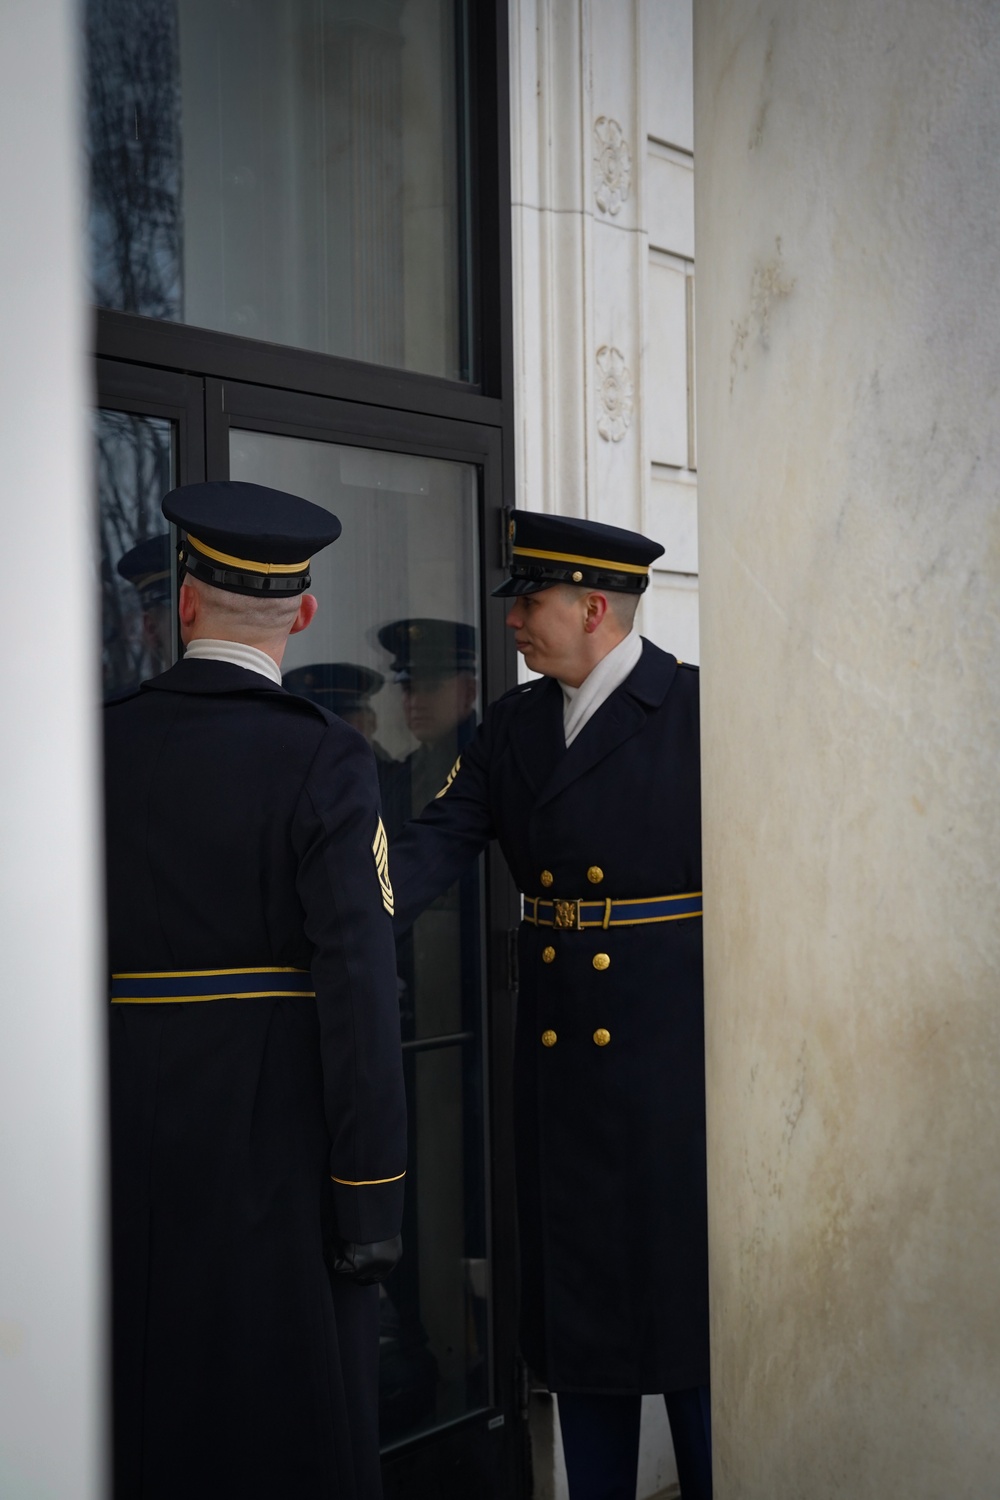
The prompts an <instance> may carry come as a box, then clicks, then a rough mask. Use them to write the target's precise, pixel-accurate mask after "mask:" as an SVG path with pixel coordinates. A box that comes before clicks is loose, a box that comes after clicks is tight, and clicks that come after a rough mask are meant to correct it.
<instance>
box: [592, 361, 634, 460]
mask: <svg viewBox="0 0 1000 1500" xmlns="http://www.w3.org/2000/svg"><path fill="white" fill-rule="evenodd" d="M597 368H598V371H599V379H598V384H597V400H598V413H597V430H598V432H599V433H600V434H601V437H602V438H603V439H604V441H605V442H606V443H620V442H621V440H622V438H623V437H624V436H625V434H626V432H627V431H628V429H629V427H630V425H631V422H632V376H631V375H630V374H629V368H628V365H627V364H626V363H625V356H624V355H623V354H622V352H621V350H620V349H615V348H613V347H612V346H611V345H610V344H602V345H601V347H600V348H599V349H598V351H597Z"/></svg>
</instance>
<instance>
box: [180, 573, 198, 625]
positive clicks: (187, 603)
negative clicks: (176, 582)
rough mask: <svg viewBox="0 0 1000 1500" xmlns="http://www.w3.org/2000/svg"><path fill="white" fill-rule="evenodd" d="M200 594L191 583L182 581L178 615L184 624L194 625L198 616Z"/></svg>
mask: <svg viewBox="0 0 1000 1500" xmlns="http://www.w3.org/2000/svg"><path fill="white" fill-rule="evenodd" d="M199 603H200V600H199V598H198V595H197V594H196V593H195V591H194V589H193V588H192V587H191V585H190V584H189V583H182V584H181V586H180V591H179V592H178V595H177V617H178V619H179V620H180V622H181V624H182V625H193V624H194V623H195V621H196V620H197V618H198V605H199Z"/></svg>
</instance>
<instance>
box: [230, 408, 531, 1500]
mask: <svg viewBox="0 0 1000 1500" xmlns="http://www.w3.org/2000/svg"><path fill="white" fill-rule="evenodd" d="M205 408H206V421H207V451H208V467H209V473H210V475H211V476H212V477H223V475H224V474H228V477H229V478H232V479H245V480H251V481H253V482H256V483H259V484H266V485H272V486H274V487H275V488H279V489H286V490H289V491H291V492H292V493H294V494H299V495H303V496H305V497H306V498H307V499H309V500H313V501H315V502H316V503H317V504H320V505H323V506H325V507H327V508H328V509H330V510H332V511H334V512H335V513H336V514H337V515H338V516H339V517H340V520H341V522H342V524H343V534H342V536H341V538H340V540H339V541H338V542H337V544H336V545H335V546H333V547H331V548H329V549H327V550H326V551H325V552H323V553H322V554H321V555H320V556H319V557H318V558H317V559H316V560H315V564H314V567H313V582H312V592H313V593H315V595H316V597H317V599H318V601H319V610H318V613H317V616H316V619H315V620H314V621H313V623H312V625H311V626H310V627H309V629H308V630H307V631H304V632H302V633H301V634H299V635H296V636H293V637H292V638H291V639H290V641H289V645H288V649H287V653H286V656H285V660H284V662H283V672H284V679H285V685H286V686H287V687H288V688H289V689H290V690H291V691H294V692H299V693H303V694H305V695H307V696H309V697H312V698H314V699H315V700H316V701H317V702H319V703H321V704H323V705H324V706H325V707H327V708H329V709H331V710H332V711H333V712H335V713H339V714H341V715H342V716H343V717H344V718H346V719H347V720H348V721H349V722H351V723H352V724H354V725H355V727H356V728H358V729H359V730H360V731H361V733H363V734H364V735H365V736H366V738H367V739H368V740H369V742H370V743H371V746H372V749H373V751H374V754H375V758H376V766H377V770H378V775H379V783H380V788H381V795H382V803H383V815H384V819H385V823H386V826H387V829H388V832H389V836H390V873H391V869H392V855H391V840H392V836H393V834H394V833H396V832H397V831H398V830H399V829H400V828H401V827H402V825H403V823H405V821H406V820H407V819H408V818H409V817H411V816H412V815H413V814H414V813H416V812H419V811H420V810H421V808H422V807H424V806H425V805H426V804H427V803H428V802H429V801H430V800H431V799H432V798H433V797H435V796H436V795H437V793H438V792H439V791H440V790H441V789H442V787H443V786H444V784H445V782H446V780H447V778H448V775H449V773H450V771H451V770H452V768H453V766H454V764H455V762H456V760H457V758H458V757H459V755H460V754H461V753H462V750H463V748H464V747H465V745H466V744H467V743H468V740H469V739H470V737H471V736H472V734H473V733H474V731H475V727H476V724H477V721H478V719H479V717H480V716H481V711H482V706H483V704H484V703H485V702H487V701H488V700H489V698H491V697H494V696H496V694H497V693H498V692H502V691H504V689H505V688H506V686H508V685H509V684H508V682H507V674H508V673H509V671H510V665H509V662H508V660H507V653H506V652H505V651H504V649H503V647H504V642H503V641H502V640H500V641H499V642H498V641H497V640H496V639H495V637H496V635H497V633H498V630H499V633H500V634H501V635H502V610H500V608H499V606H497V607H496V610H497V612H496V616H495V618H493V616H492V615H485V616H484V610H483V601H484V597H485V596H486V595H487V591H488V588H489V587H490V586H491V585H492V583H493V582H494V581H495V580H494V576H493V575H494V574H495V575H496V577H497V578H499V576H500V561H501V559H500V548H499V537H500V534H501V525H500V516H501V499H500V473H499V467H500V466H499V438H498V434H497V433H496V431H495V430H491V429H489V428H478V427H475V426H473V425H472V424H468V423H457V422H450V421H446V420H444V419H430V418H428V417H426V416H424V417H419V418H417V417H407V416H406V415H405V414H400V413H399V412H385V411H380V410H378V409H373V408H370V407H362V406H359V405H357V406H356V405H352V404H350V403H345V402H336V401H329V400H325V399H323V398H318V397H308V396H297V395H294V394H293V393H289V392H284V391H275V390H263V389H261V388H260V387H256V386H246V385H240V384H235V383H230V382H226V383H225V384H223V383H222V382H220V381H212V380H209V381H207V382H206V399H205ZM484 625H485V627H486V630H485V635H484ZM493 627H498V629H496V628H493ZM498 647H499V649H498ZM510 894H511V893H510V885H509V880H508V878H507V877H506V875H505V874H504V873H503V872H502V869H501V868H499V867H497V866H496V865H495V864H494V865H492V866H490V865H489V863H488V861H487V860H483V861H481V862H480V864H479V865H478V866H477V867H474V868H472V869H470V870H468V871H467V872H466V873H465V874H464V875H463V876H462V877H461V879H460V880H458V881H457V882H456V884H455V885H454V886H453V887H452V889H451V890H449V891H447V892H446V893H445V894H444V895H443V896H442V897H440V898H439V899H438V900H437V901H435V902H434V903H433V905H432V906H431V907H430V908H429V909H428V910H427V911H426V912H424V914H423V915H422V916H421V917H420V918H419V919H418V920H417V922H416V923H415V925H414V927H413V929H412V931H411V932H410V933H408V934H407V935H406V937H405V938H403V939H402V940H401V941H400V943H399V944H398V949H397V971H398V987H399V1003H400V1020H401V1028H402V1036H403V1052H404V1063H405V1076H406V1084H407V1092H408V1105H409V1132H410V1139H409V1167H408V1173H407V1188H408V1194H407V1199H406V1207H405V1216H404V1224H403V1237H404V1246H405V1252H404V1257H403V1260H402V1262H401V1263H400V1266H399V1268H398V1269H397V1271H396V1272H394V1273H393V1275H392V1276H391V1277H390V1278H389V1280H388V1281H387V1282H386V1283H385V1285H384V1286H383V1288H382V1292H381V1367H380V1369H381V1378H380V1396H381V1410H380V1427H381V1435H382V1443H383V1452H384V1468H385V1476H386V1493H387V1497H392V1496H393V1495H396V1494H400V1495H403V1494H414V1495H416V1494H419V1495H421V1496H423V1495H441V1496H447V1497H449V1500H450V1497H454V1500H459V1497H461V1500H467V1497H468V1496H469V1495H472V1494H475V1495H476V1496H482V1497H489V1496H491V1495H494V1494H495V1495H496V1496H497V1497H499V1496H501V1495H503V1496H508V1495H512V1494H515V1493H517V1488H516V1482H515V1481H514V1478H513V1476H514V1472H515V1469H516V1467H517V1464H518V1463H519V1461H520V1454H519V1452H518V1451H517V1449H518V1443H519V1441H520V1426H521V1424H520V1423H519V1422H517V1421H515V1420H514V1418H515V1414H516V1411H517V1391H516V1380H515V1354H514V1335H513V1329H514V1285H513V1279H514V1274H513V1255H512V1245H511V1242H510V1241H511V1233H510V1232H511V1228H512V1206H511V1196H510V1194H511V1184H510V1180H509V1168H508V1165H507V1164H508V1163H509V1125H508V1119H507V1115H508V1104H507V1100H508V1097H509V1093H508V1081H507V1077H506V1070H507V1066H508V1064H507V1059H508V1058H509V1055H510V1053H509V1027H510V1022H511V1015H510V1003H509V1002H510V997H509V993H508V989H507V985H508V978H509V976H508V975H507V973H506V933H507V930H508V929H509V928H510V927H511V926H513V925H514V922H515V921H516V916H513V915H512V913H511V911H510V909H509V903H510ZM491 973H492V976H493V983H492V985H491V983H490V976H491ZM498 973H499V975H500V978H501V983H502V985H503V989H502V991H501V992H499V993H498V992H497V990H496V987H495V982H496V977H497V974H498ZM491 992H492V993H493V994H495V995H496V996H497V1003H496V1004H493V1005H491V1004H490V1003H489V1000H488V997H489V995H490V994H491ZM501 1143H503V1144H502V1146H501ZM498 1147H499V1148H500V1149H499V1159H500V1165H499V1169H498V1170H495V1164H496V1163H497V1160H498Z"/></svg>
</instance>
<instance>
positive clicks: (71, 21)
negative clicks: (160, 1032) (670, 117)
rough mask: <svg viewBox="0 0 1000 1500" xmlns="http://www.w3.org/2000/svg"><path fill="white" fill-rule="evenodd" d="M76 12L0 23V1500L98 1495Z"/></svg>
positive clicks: (37, 0) (91, 782)
mask: <svg viewBox="0 0 1000 1500" xmlns="http://www.w3.org/2000/svg"><path fill="white" fill-rule="evenodd" d="M77 22H78V13H77V7H76V6H75V5H73V4H70V3H69V0H30V3H29V0H13V3H7V4H5V5H4V6H3V7H0V141H2V142H3V149H2V150H0V204H2V205H3V215H4V221H5V224H6V226H7V229H8V231H9V230H10V229H11V228H12V227H15V226H16V232H14V233H10V232H7V233H5V234H3V235H0V326H2V328H3V342H2V344H0V473H2V475H3V483H4V492H5V498H6V503H5V505H4V511H3V526H4V530H3V539H4V553H5V560H6V566H5V568H4V580H3V588H2V589H0V639H2V640H3V643H4V649H3V652H2V654H0V697H2V702H3V717H4V733H3V737H2V740H0V950H2V953H3V985H2V988H0V997H2V998H0V1007H2V1017H3V1019H2V1038H3V1040H2V1045H0V1143H2V1144H0V1495H2V1496H3V1500H29V1497H30V1500H91V1497H93V1500H96V1497H97V1496H99V1495H102V1494H104V1493H105V1490H104V1484H103V1435H104V1425H103V1424H104V1411H103V1368H104V1367H103V1354H102V1326H103V1325H102V1319H103V1311H104V1308H103V1286H102V1281H103V1260H102V1251H103V1225H102V1219H101V1209H102V1202H103V1181H102V1170H101V1169H102V1165H103V1137H102V1129H101V1124H100V1122H101V1119H102V1111H103V1102H102V1101H103V1089H102V1066H103V1050H102V1045H101V1043H102V1038H103V1027H102V1022H103V1007H102V1004H101V998H100V994H99V981H98V963H99V958H98V930H99V917H100V914H99V898H98V893H99V889H100V879H101V877H100V875H99V863H98V859H97V780H96V757H95V745H96V735H95V730H96V702H97V697H98V692H99V678H98V666H97V663H98V654H97V627H96V621H95V618H94V601H95V599H96V597H97V589H96V585H95V580H94V577H93V571H92V570H93V550H92V542H93V538H92V535H91V531H92V525H91V494H90V483H89V477H90V475H89V449H88V445H87V442H86V425H85V423H86V406H87V391H86V377H85V369H86V366H85V360H84V339H85V322H84V299H83V285H82V274H81V273H82V268H81V266H80V263H79V251H80V246H81V243H82V233H81V217H82V206H81V201H80V183H81V177H82V173H83V162H82V156H81V151H80V137H81V132H80V126H79V121H78V118H77V102H76V89H75V84H76V74H77V69H78V66H79V55H78V48H77Z"/></svg>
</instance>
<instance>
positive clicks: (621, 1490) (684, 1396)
mask: <svg viewBox="0 0 1000 1500" xmlns="http://www.w3.org/2000/svg"><path fill="white" fill-rule="evenodd" d="M663 1399H664V1401H665V1402H666V1407H667V1418H668V1420H669V1422H670V1435H671V1437H672V1438H673V1441H674V1456H675V1458H676V1459H677V1477H678V1478H679V1480H680V1485H681V1500H712V1417H711V1408H710V1405H709V1396H708V1386H707V1385H699V1386H694V1387H693V1388H692V1389H691V1390H687V1391H670V1392H669V1393H668V1394H667V1395H665V1396H664V1398H663ZM641 1412H642V1397H641V1396H631V1395H629V1396H601V1395H592V1394H590V1393H588V1392H582V1393H581V1392H576V1393H569V1394H567V1393H566V1392H562V1393H559V1425H560V1427H561V1429H562V1440H563V1452H564V1453H565V1455H566V1474H567V1477H568V1479H569V1494H570V1500H635V1485H636V1474H637V1472H638V1468H639V1419H640V1415H641Z"/></svg>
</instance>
